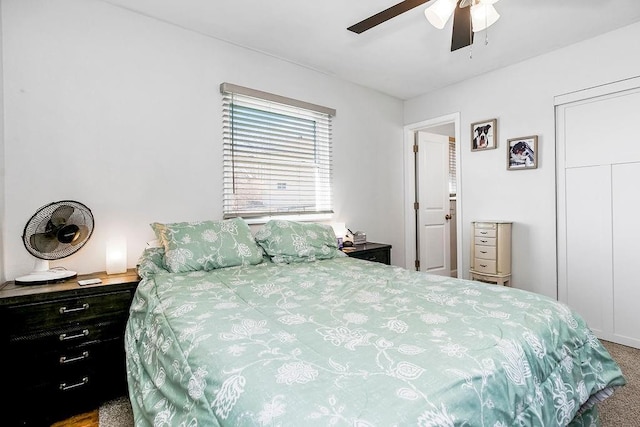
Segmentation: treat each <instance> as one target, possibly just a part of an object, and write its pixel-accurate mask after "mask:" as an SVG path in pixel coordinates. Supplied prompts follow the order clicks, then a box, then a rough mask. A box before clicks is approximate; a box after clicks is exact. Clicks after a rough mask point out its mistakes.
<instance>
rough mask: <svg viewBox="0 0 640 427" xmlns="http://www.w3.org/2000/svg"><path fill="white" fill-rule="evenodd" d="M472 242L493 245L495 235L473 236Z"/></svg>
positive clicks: (494, 243)
mask: <svg viewBox="0 0 640 427" xmlns="http://www.w3.org/2000/svg"><path fill="white" fill-rule="evenodd" d="M474 242H475V244H476V245H485V246H495V245H496V239H495V237H475V238H474Z"/></svg>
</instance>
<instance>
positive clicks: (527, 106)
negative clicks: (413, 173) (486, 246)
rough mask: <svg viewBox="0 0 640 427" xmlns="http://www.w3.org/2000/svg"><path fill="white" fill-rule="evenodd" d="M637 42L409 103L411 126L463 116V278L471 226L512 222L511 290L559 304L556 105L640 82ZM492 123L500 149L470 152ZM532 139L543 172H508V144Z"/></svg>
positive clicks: (620, 38)
mask: <svg viewBox="0 0 640 427" xmlns="http://www.w3.org/2000/svg"><path fill="white" fill-rule="evenodd" d="M638 39H640V23H638V24H634V25H631V26H628V27H625V28H622V29H620V30H617V31H614V32H611V33H608V34H605V35H603V36H600V37H597V38H594V39H591V40H587V41H584V42H582V43H579V44H576V45H573V46H570V47H568V48H564V49H561V50H558V51H555V52H552V53H550V54H547V55H543V56H540V57H537V58H534V59H531V60H528V61H525V62H522V63H519V64H516V65H513V66H510V67H506V68H503V69H500V70H498V71H495V72H492V73H489V74H485V75H481V76H478V77H476V78H474V79H471V80H467V81H465V82H462V83H460V84H457V85H453V86H450V87H447V88H445V89H442V90H439V91H436V92H432V93H429V94H426V95H423V96H420V97H417V98H415V99H412V100H409V101H406V102H405V113H404V114H405V116H404V122H405V124H407V125H410V124H412V123H418V122H421V121H424V120H428V119H432V118H436V117H439V116H443V115H446V114H450V113H451V112H460V115H461V129H462V138H461V140H460V144H461V148H462V150H461V161H460V164H459V165H458V167H459V168H460V170H461V183H460V187H459V188H460V189H461V193H460V194H461V195H462V211H461V214H462V215H463V217H462V223H463V233H464V234H463V246H464V247H463V248H460V250H461V251H463V265H462V266H460V268H459V270H460V271H461V272H463V273H464V274H463V276H464V277H468V270H469V250H468V248H469V244H470V239H469V234H470V229H471V224H470V223H471V221H474V220H483V219H506V220H512V221H514V222H515V224H514V228H513V265H512V269H513V285H514V286H515V287H518V288H522V289H527V290H530V291H534V292H538V293H542V294H545V295H549V296H552V297H556V292H557V279H556V209H555V194H556V181H555V123H554V120H555V115H554V107H553V98H554V96H556V95H560V94H564V93H568V92H572V91H576V90H580V89H584V88H588V87H592V86H597V85H601V84H604V83H607V82H612V81H617V80H622V79H627V78H630V77H634V76H639V75H640V55H638V54H637V49H636V47H635V45H634V44H633V43H634V40H638ZM472 63H473V60H470V65H472ZM490 118H497V119H498V134H497V135H498V148H497V149H496V150H488V151H476V152H471V149H470V144H471V142H470V136H469V128H470V124H471V123H473V122H476V121H480V120H485V119H490ZM585 125H586V126H594V125H597V124H595V123H585ZM527 135H538V136H539V139H538V151H539V153H538V156H539V158H538V159H539V166H538V169H534V170H519V171H507V170H506V158H507V154H506V148H505V147H506V140H507V139H509V138H516V137H520V136H527ZM605 147H606V144H605ZM605 149H606V148H605Z"/></svg>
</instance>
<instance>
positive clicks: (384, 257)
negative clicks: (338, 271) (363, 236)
mask: <svg viewBox="0 0 640 427" xmlns="http://www.w3.org/2000/svg"><path fill="white" fill-rule="evenodd" d="M342 251H343V252H344V253H345V254H347V255H349V256H350V257H352V258H359V259H364V260H367V261H373V262H380V263H382V264H387V265H391V245H387V244H386V243H374V242H366V243H363V244H361V245H353V246H351V247H348V248H347V247H345V248H342Z"/></svg>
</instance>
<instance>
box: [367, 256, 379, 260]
mask: <svg viewBox="0 0 640 427" xmlns="http://www.w3.org/2000/svg"><path fill="white" fill-rule="evenodd" d="M377 259H378V257H376V256H375V255H374V256H370V257H369V258H367V261H375V260H377Z"/></svg>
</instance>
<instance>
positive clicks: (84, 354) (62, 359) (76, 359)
mask: <svg viewBox="0 0 640 427" xmlns="http://www.w3.org/2000/svg"><path fill="white" fill-rule="evenodd" d="M88 357H89V352H88V351H83V352H82V354H81V355H80V356H77V357H67V356H61V357H60V364H61V365H65V364H67V363H73V362H79V361H80V360H84V359H87V358H88Z"/></svg>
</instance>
